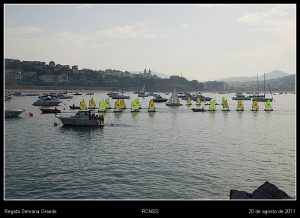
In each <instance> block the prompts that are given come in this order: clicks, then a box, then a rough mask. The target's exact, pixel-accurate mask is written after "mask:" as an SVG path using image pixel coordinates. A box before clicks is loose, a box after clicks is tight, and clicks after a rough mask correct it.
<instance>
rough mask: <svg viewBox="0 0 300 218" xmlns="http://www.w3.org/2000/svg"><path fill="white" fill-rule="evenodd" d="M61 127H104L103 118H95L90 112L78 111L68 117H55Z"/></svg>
mask: <svg viewBox="0 0 300 218" xmlns="http://www.w3.org/2000/svg"><path fill="white" fill-rule="evenodd" d="M57 118H58V119H60V121H61V122H62V124H63V125H70V126H99V127H101V126H104V118H103V116H100V117H99V116H95V115H94V114H92V113H91V111H90V110H80V111H78V112H77V113H76V114H75V115H72V116H69V117H62V116H59V117H57Z"/></svg>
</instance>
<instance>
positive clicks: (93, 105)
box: [89, 97, 97, 109]
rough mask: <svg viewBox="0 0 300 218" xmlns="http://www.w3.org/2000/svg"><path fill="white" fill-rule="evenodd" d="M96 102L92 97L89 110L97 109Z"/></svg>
mask: <svg viewBox="0 0 300 218" xmlns="http://www.w3.org/2000/svg"><path fill="white" fill-rule="evenodd" d="M96 108H97V107H96V102H95V100H94V98H93V97H92V98H91V99H90V101H89V109H96Z"/></svg>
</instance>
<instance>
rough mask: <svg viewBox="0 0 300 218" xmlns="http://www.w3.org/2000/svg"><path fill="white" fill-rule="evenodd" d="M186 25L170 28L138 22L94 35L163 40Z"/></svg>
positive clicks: (184, 28) (186, 26) (185, 27)
mask: <svg viewBox="0 0 300 218" xmlns="http://www.w3.org/2000/svg"><path fill="white" fill-rule="evenodd" d="M188 27H189V25H188V24H178V25H175V26H170V27H163V26H160V25H157V24H153V23H149V22H139V23H137V24H134V25H126V26H120V27H112V28H108V29H104V30H99V31H97V32H96V34H97V35H98V36H100V37H105V38H119V39H121V38H122V39H136V38H149V39H150V38H151V39H155V38H164V37H167V36H169V35H170V34H171V33H174V32H180V31H183V30H186V29H187V28H188Z"/></svg>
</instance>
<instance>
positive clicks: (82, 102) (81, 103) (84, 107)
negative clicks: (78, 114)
mask: <svg viewBox="0 0 300 218" xmlns="http://www.w3.org/2000/svg"><path fill="white" fill-rule="evenodd" d="M79 108H80V110H86V109H87V107H86V104H85V101H84V99H82V100H81V101H80V105H79Z"/></svg>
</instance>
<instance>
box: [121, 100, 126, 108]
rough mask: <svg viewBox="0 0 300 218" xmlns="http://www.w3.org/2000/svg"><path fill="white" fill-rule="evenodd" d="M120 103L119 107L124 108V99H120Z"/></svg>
mask: <svg viewBox="0 0 300 218" xmlns="http://www.w3.org/2000/svg"><path fill="white" fill-rule="evenodd" d="M120 105H121V109H126V104H125V101H124V99H121V100H120Z"/></svg>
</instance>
